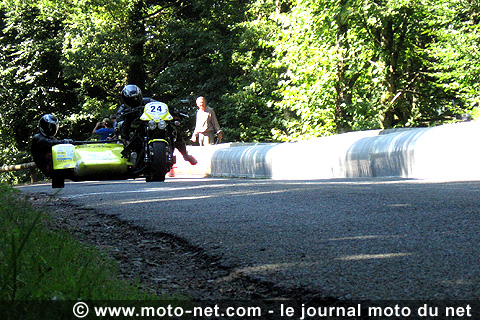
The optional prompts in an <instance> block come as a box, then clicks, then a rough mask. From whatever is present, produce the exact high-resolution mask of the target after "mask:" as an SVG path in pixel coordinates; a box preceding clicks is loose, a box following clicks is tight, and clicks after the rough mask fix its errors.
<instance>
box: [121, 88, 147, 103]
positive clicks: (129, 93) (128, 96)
mask: <svg viewBox="0 0 480 320" xmlns="http://www.w3.org/2000/svg"><path fill="white" fill-rule="evenodd" d="M142 99H143V96H142V90H140V88H139V87H137V86H136V85H134V84H129V85H126V86H125V87H124V88H123V90H122V102H123V104H124V105H125V106H127V107H129V108H137V107H140V106H141V105H142Z"/></svg>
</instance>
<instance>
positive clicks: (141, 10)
mask: <svg viewBox="0 0 480 320" xmlns="http://www.w3.org/2000/svg"><path fill="white" fill-rule="evenodd" d="M145 10H146V6H145V2H144V1H143V0H138V1H137V2H136V3H135V5H134V7H133V9H132V11H131V12H130V17H129V18H130V32H131V46H130V58H131V62H130V65H129V68H128V75H127V76H128V79H127V80H128V83H131V84H135V85H137V86H139V87H140V88H141V89H142V90H144V89H145V83H146V78H147V75H146V72H145V57H144V46H145V42H146V38H147V35H146V30H145V22H144V20H143V19H144V17H145Z"/></svg>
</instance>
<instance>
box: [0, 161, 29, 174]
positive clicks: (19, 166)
mask: <svg viewBox="0 0 480 320" xmlns="http://www.w3.org/2000/svg"><path fill="white" fill-rule="evenodd" d="M36 167H37V165H36V164H35V162H29V163H22V164H13V165H10V166H3V167H0V172H8V171H19V170H27V169H35V168H36Z"/></svg>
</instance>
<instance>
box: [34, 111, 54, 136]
mask: <svg viewBox="0 0 480 320" xmlns="http://www.w3.org/2000/svg"><path fill="white" fill-rule="evenodd" d="M58 127H59V123H58V119H57V117H55V116H54V115H53V114H45V115H43V116H42V118H41V119H40V122H39V123H38V128H39V129H40V133H41V134H43V135H44V136H46V137H54V136H55V135H56V134H57V131H58Z"/></svg>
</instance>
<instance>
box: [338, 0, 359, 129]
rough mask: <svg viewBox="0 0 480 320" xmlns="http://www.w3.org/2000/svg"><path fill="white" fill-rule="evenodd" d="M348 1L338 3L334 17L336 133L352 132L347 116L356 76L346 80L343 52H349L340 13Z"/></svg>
mask: <svg viewBox="0 0 480 320" xmlns="http://www.w3.org/2000/svg"><path fill="white" fill-rule="evenodd" d="M347 2H348V0H341V1H340V13H339V14H337V16H336V17H335V21H336V24H337V39H336V47H337V53H338V55H339V58H338V62H337V79H336V80H337V81H336V83H335V90H336V92H337V97H336V101H335V124H336V126H337V128H336V131H337V133H343V132H348V131H352V126H351V124H350V122H351V120H352V119H351V117H350V116H349V114H348V111H347V109H348V107H350V106H351V105H352V87H353V85H354V84H355V81H356V78H358V76H356V77H355V76H353V77H351V78H348V76H347V71H348V65H347V62H346V57H345V54H344V53H345V52H348V50H349V44H348V42H347V41H345V39H346V37H347V32H348V22H347V20H346V19H345V18H344V15H343V14H342V12H343V11H344V10H346V9H347V8H346V7H347Z"/></svg>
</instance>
